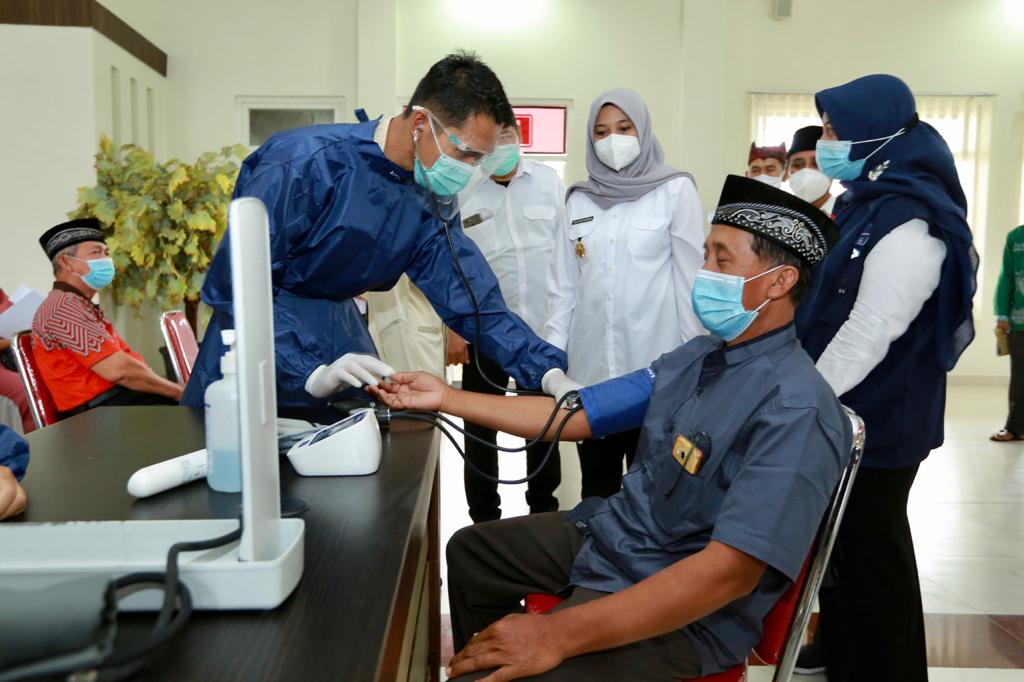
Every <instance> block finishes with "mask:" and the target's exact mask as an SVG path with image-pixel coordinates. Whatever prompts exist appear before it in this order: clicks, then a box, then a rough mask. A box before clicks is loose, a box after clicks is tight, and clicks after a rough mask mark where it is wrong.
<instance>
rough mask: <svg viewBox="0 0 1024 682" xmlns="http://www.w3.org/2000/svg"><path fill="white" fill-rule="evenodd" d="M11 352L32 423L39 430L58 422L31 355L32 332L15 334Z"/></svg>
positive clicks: (48, 390)
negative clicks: (23, 389) (30, 413)
mask: <svg viewBox="0 0 1024 682" xmlns="http://www.w3.org/2000/svg"><path fill="white" fill-rule="evenodd" d="M11 351H12V353H13V354H14V363H15V364H16V365H17V366H18V374H19V375H20V376H21V385H22V386H24V388H25V395H26V396H27V397H28V406H29V411H31V412H32V421H34V422H35V423H36V428H37V429H41V428H43V427H44V426H49V425H50V424H55V423H57V422H58V421H60V413H59V412H58V411H57V404H56V403H55V402H53V396H52V395H51V394H50V389H48V388H47V387H46V382H44V381H43V377H42V375H41V374H40V373H39V367H38V365H36V358H35V356H34V355H32V332H29V331H23V332H18V333H17V334H15V335H14V336H13V337H12V338H11Z"/></svg>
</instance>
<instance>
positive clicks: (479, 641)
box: [447, 613, 566, 682]
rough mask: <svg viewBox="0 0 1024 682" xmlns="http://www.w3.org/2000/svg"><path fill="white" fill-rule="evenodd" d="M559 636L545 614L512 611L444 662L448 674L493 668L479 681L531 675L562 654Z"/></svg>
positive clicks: (554, 662) (557, 661) (499, 681)
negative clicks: (446, 664) (493, 669)
mask: <svg viewBox="0 0 1024 682" xmlns="http://www.w3.org/2000/svg"><path fill="white" fill-rule="evenodd" d="M561 642H562V636H561V634H560V633H559V632H558V631H557V629H556V628H555V627H554V624H553V620H552V619H551V617H550V616H547V615H526V614H520V613H515V614H512V615H510V616H505V617H504V618H502V619H501V620H499V621H497V622H496V623H492V624H491V625H489V626H488V627H487V628H485V629H484V630H483V631H481V632H478V633H476V634H475V635H473V638H472V639H471V640H469V643H468V644H467V645H466V646H465V648H464V649H463V650H462V651H460V652H459V653H457V654H455V656H454V657H453V658H452V660H451V662H450V663H449V664H448V670H447V673H448V677H449V678H453V677H458V676H459V675H465V674H467V673H472V672H476V671H478V670H488V669H490V668H497V670H495V671H494V672H493V673H491V674H490V675H488V676H487V677H484V678H481V680H480V682H504V681H505V680H516V679H519V678H521V677H531V676H533V675H539V674H541V673H543V672H547V671H548V670H551V669H552V668H555V667H557V666H558V665H559V664H560V663H561V662H562V661H564V660H565V658H566V655H565V653H564V650H563V649H562V646H561Z"/></svg>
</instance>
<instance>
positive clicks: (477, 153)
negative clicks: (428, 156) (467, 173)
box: [412, 104, 493, 166]
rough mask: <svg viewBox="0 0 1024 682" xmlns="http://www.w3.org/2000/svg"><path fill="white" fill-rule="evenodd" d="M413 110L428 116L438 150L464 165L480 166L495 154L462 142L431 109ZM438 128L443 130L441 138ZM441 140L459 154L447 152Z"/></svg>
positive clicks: (416, 106) (413, 108) (415, 107)
mask: <svg viewBox="0 0 1024 682" xmlns="http://www.w3.org/2000/svg"><path fill="white" fill-rule="evenodd" d="M412 110H413V111H422V112H423V113H425V114H426V115H427V120H428V121H430V133H431V135H433V136H434V142H435V143H436V144H437V148H438V150H440V151H442V152H445V153H446V154H448V155H449V156H452V157H454V158H456V159H458V160H459V161H462V162H463V163H468V164H469V165H471V166H479V165H480V164H481V163H482V162H483V161H484V159H486V158H487V157H488V156H490V155H491V153H492V152H493V149H492V150H487V149H480V148H479V147H474V146H472V145H469V144H466V143H465V142H463V141H462V140H460V139H459V138H458V136H457V135H456V134H455V133H453V132H452V131H451V130H450V129H449V128H448V126H446V125H445V124H444V123H441V120H440V119H439V118H438V117H437V116H435V115H434V112H432V111H430V109H427V108H426V107H421V106H419V105H416V104H414V105H413V107H412ZM438 128H440V129H441V133H442V135H441V136H440V137H439V136H438V134H437V129H438ZM441 139H446V140H447V141H448V142H449V143H450V144H451V145H452V147H454V148H455V150H456V152H457V153H451V152H447V151H445V149H444V148H442V147H441Z"/></svg>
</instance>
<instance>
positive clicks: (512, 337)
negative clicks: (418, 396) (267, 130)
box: [181, 53, 566, 408]
mask: <svg viewBox="0 0 1024 682" xmlns="http://www.w3.org/2000/svg"><path fill="white" fill-rule="evenodd" d="M506 107H508V102H507V99H506V97H505V93H504V91H503V89H502V86H501V83H500V81H499V80H498V78H497V77H496V76H495V75H494V72H492V71H491V70H490V68H488V67H487V66H486V65H485V64H484V63H483V62H481V61H480V60H479V59H477V58H476V57H475V56H472V55H468V54H464V53H458V54H453V55H449V56H447V57H445V58H444V59H442V60H441V61H439V62H438V63H437V64H435V65H434V66H432V67H431V69H430V71H429V72H428V73H427V75H426V76H425V77H424V78H423V80H422V81H420V84H419V85H418V86H417V88H416V91H415V92H414V93H413V96H412V98H411V100H410V102H409V106H408V107H407V108H406V110H405V112H404V113H403V114H401V115H399V116H396V117H394V118H392V119H390V120H387V119H377V120H375V121H368V120H363V121H362V122H360V123H356V124H338V125H321V126H312V127H309V128H302V129H298V130H290V131H286V132H282V133H278V134H276V135H274V136H273V137H271V138H270V139H269V140H268V141H267V142H266V143H265V144H264V145H262V146H261V147H260V148H259V149H257V150H256V151H255V152H253V154H252V155H250V156H249V157H248V158H247V159H246V160H245V162H244V163H243V164H242V169H241V172H240V173H239V176H238V181H237V184H236V187H235V196H236V197H243V196H245V197H257V198H258V199H260V200H262V201H263V203H264V204H265V205H266V207H267V211H268V213H269V217H270V248H271V271H272V286H273V292H274V337H275V345H276V364H277V391H278V404H279V405H280V406H282V407H286V408H287V407H316V406H321V405H324V404H325V403H326V401H327V399H328V398H330V397H331V396H332V395H334V394H335V393H337V392H338V391H340V390H342V389H346V388H348V387H358V386H360V385H363V384H375V383H376V382H377V380H378V378H379V377H381V376H385V375H388V374H390V373H391V369H390V368H389V367H388V366H387V365H385V364H384V363H382V362H381V361H380V360H378V359H377V358H376V357H374V356H375V355H376V351H375V349H374V346H373V342H372V341H371V339H370V335H369V333H368V331H367V329H366V326H365V324H364V323H363V321H362V319H361V318H360V317H359V314H358V312H357V310H356V308H355V305H354V304H353V302H352V301H351V300H350V299H351V298H352V297H354V296H356V295H358V294H361V293H363V292H365V291H381V290H387V289H390V288H391V287H392V286H393V285H394V284H395V282H396V281H397V280H398V278H399V277H400V276H401V275H402V273H408V275H409V277H410V278H411V279H412V281H413V282H414V283H415V284H416V286H417V287H419V288H420V289H421V290H422V291H423V293H424V294H426V296H427V298H428V299H429V300H430V302H431V304H432V305H433V306H434V308H435V309H436V310H437V312H438V314H439V315H440V316H441V318H442V319H443V320H444V322H445V324H447V325H449V326H450V327H452V328H453V329H455V330H456V331H457V332H458V333H459V334H460V335H462V336H463V337H464V338H469V339H473V338H475V337H476V335H477V333H478V332H479V339H480V346H481V350H482V351H483V352H484V354H485V355H487V356H488V357H491V358H494V359H495V360H497V361H498V362H499V363H500V364H501V366H502V367H503V368H504V369H505V370H506V371H508V372H509V374H511V375H512V376H513V377H514V378H515V379H516V382H517V383H518V384H519V385H521V386H524V387H537V386H540V383H541V378H542V377H543V375H544V374H545V373H546V372H548V371H549V370H554V369H559V368H564V367H565V366H566V360H565V354H564V353H563V352H562V351H561V350H559V349H557V348H555V347H554V346H551V345H549V344H547V343H545V342H544V341H542V340H541V339H539V338H538V337H537V336H536V335H535V334H534V333H533V332H532V331H530V328H529V327H528V326H527V325H526V324H525V323H523V321H522V320H520V319H519V318H518V317H517V316H515V315H514V314H512V313H511V312H509V310H508V308H507V307H506V306H505V302H504V300H503V299H502V297H501V292H500V290H499V288H498V282H497V280H496V279H495V277H494V275H493V273H492V272H491V270H490V268H489V267H488V265H487V263H486V261H485V260H484V258H483V256H482V255H481V254H480V251H479V250H478V249H477V248H476V246H475V245H474V244H473V242H472V241H470V240H469V239H468V238H466V237H465V235H464V234H463V233H462V231H461V228H459V227H458V221H457V220H452V219H454V218H456V215H455V211H456V209H455V206H456V204H455V195H456V194H457V193H458V192H459V191H461V190H463V189H464V188H465V187H466V185H467V183H468V182H469V180H470V177H471V176H472V175H473V174H474V170H476V169H477V166H484V167H485V166H486V165H487V163H488V161H489V159H490V158H492V156H491V155H492V153H493V150H494V145H495V142H496V140H497V135H498V132H499V126H498V124H497V119H498V118H499V117H500V112H501V111H502V109H503V108H506ZM362 118H364V119H365V116H363V117H362ZM478 172H483V171H478ZM484 177H486V174H485V175H484ZM445 218H447V219H449V220H450V221H451V224H452V229H451V232H450V239H451V242H452V244H451V246H453V247H454V250H455V252H456V253H457V254H458V259H459V264H461V269H462V271H463V272H464V275H465V280H466V281H465V282H464V281H463V278H462V276H461V275H460V273H459V271H458V269H457V264H456V262H455V261H454V259H453V256H452V252H451V247H450V245H449V243H448V238H449V237H448V235H447V234H446V229H445V226H444V224H443V219H445ZM229 238H230V230H229V231H228V234H227V235H226V236H225V239H224V242H223V243H222V244H221V246H220V248H219V249H218V251H217V253H216V255H215V256H214V259H213V263H212V264H211V266H210V271H209V273H208V274H207V277H206V282H205V284H204V286H203V290H202V299H203V301H204V302H205V303H207V304H208V305H209V306H210V307H212V308H213V310H214V314H213V317H212V319H211V321H210V326H209V327H208V328H207V331H206V334H205V336H204V339H203V344H202V347H201V348H200V351H199V357H198V358H197V360H196V366H195V369H194V370H193V373H192V377H191V379H190V381H189V384H188V387H187V388H186V391H185V394H184V396H183V398H182V401H181V402H182V404H184V405H201V404H202V401H203V393H204V391H205V389H206V386H208V385H209V384H210V383H211V382H213V381H215V380H216V379H218V378H219V377H220V371H219V363H218V360H219V358H220V356H221V354H222V353H223V350H224V349H223V346H222V344H221V338H220V330H221V329H226V328H231V327H233V326H234V322H233V314H232V300H233V296H232V291H231V270H230V259H229V253H228V248H227V240H228V239H229ZM467 284H468V286H469V287H471V288H472V292H473V293H472V296H471V295H470V293H469V292H468V291H467V288H466V285H467ZM473 298H475V299H476V303H477V305H478V306H479V316H477V313H476V310H475V308H476V306H474V303H473ZM477 320H479V329H478V327H477ZM559 371H561V370H560V369H559Z"/></svg>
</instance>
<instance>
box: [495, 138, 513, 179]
mask: <svg viewBox="0 0 1024 682" xmlns="http://www.w3.org/2000/svg"><path fill="white" fill-rule="evenodd" d="M494 155H495V156H496V157H498V158H499V159H500V161H498V165H497V166H495V168H494V172H493V173H491V175H492V176H496V177H499V178H501V177H504V176H506V175H509V174H510V173H512V172H513V171H514V170H515V169H516V166H518V165H519V143H518V142H513V143H512V144H499V145H498V146H496V147H495V148H494Z"/></svg>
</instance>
